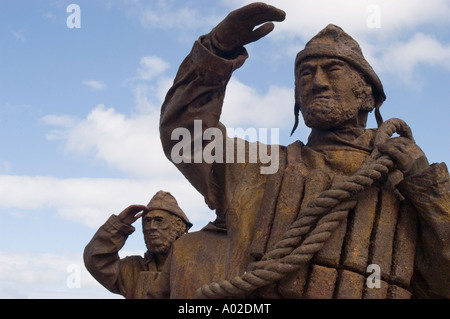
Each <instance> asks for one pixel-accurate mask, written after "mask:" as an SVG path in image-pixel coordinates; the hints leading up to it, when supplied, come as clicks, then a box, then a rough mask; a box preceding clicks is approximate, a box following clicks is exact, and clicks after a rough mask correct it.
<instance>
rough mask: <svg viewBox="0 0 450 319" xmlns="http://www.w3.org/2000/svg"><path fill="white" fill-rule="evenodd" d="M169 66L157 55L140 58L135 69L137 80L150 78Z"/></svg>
mask: <svg viewBox="0 0 450 319" xmlns="http://www.w3.org/2000/svg"><path fill="white" fill-rule="evenodd" d="M168 68H169V63H167V62H166V61H164V60H163V59H161V58H159V57H157V56H145V57H143V58H141V61H140V68H139V69H138V70H137V76H138V79H139V80H146V81H148V80H151V79H153V78H154V77H156V76H158V75H160V74H162V73H163V72H164V71H166V70H167V69H168Z"/></svg>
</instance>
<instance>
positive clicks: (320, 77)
mask: <svg viewBox="0 0 450 319" xmlns="http://www.w3.org/2000/svg"><path fill="white" fill-rule="evenodd" d="M329 89H330V82H329V79H328V76H327V74H326V72H325V71H324V70H323V69H322V68H321V67H318V68H317V70H316V72H315V74H314V77H313V82H312V90H313V92H314V93H320V92H323V91H326V90H329Z"/></svg>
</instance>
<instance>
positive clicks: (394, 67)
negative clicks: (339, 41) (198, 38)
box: [226, 0, 450, 79]
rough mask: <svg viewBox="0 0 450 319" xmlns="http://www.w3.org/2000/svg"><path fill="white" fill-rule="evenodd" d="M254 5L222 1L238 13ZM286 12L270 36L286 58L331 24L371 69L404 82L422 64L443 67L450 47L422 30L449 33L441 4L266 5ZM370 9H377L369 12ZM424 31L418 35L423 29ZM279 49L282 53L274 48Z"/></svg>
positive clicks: (276, 0) (449, 5)
mask: <svg viewBox="0 0 450 319" xmlns="http://www.w3.org/2000/svg"><path fill="white" fill-rule="evenodd" d="M250 2H253V1H248V0H231V1H227V2H226V3H227V5H228V6H229V7H230V9H233V10H234V9H237V8H239V7H241V6H243V5H246V4H248V3H250ZM265 2H266V3H268V4H271V5H273V6H275V7H278V8H280V9H282V10H284V11H285V12H286V20H285V21H283V22H281V23H276V27H275V30H274V32H273V34H271V35H270V38H271V39H272V40H274V41H275V42H276V48H277V51H276V54H283V53H284V54H287V55H288V56H290V57H291V58H293V57H294V56H295V54H296V53H297V52H298V51H300V50H301V49H303V48H304V45H305V43H306V41H308V40H309V39H311V38H312V37H313V36H314V35H316V34H317V33H318V32H319V31H320V30H322V29H323V28H324V27H325V26H327V25H328V24H330V23H333V24H336V25H338V26H340V27H342V28H343V29H344V31H346V32H347V33H348V34H350V35H351V36H352V37H353V38H355V40H357V41H358V42H359V44H360V46H361V48H362V50H363V52H364V55H365V56H366V59H367V60H368V61H369V63H371V64H372V65H373V66H374V69H375V71H377V72H379V71H380V70H381V71H382V72H386V73H387V74H388V75H389V76H395V77H396V78H399V79H401V78H403V79H409V78H410V77H411V73H412V71H413V70H414V69H415V67H416V66H417V65H419V64H421V63H423V64H425V65H429V66H437V67H443V68H444V69H446V70H449V68H448V56H449V54H448V48H449V47H450V43H448V42H447V43H446V42H444V40H439V39H438V38H437V37H436V36H435V35H434V34H426V31H425V30H427V27H433V28H436V27H438V28H442V29H443V30H448V27H449V25H450V19H448V17H449V16H450V2H449V1H446V0H431V1H421V0H396V1H389V0H345V1H344V0H318V1H290V0H268V1H265ZM373 8H376V10H375V11H374V10H373ZM378 13H379V16H378V18H379V22H380V24H379V28H378V27H376V28H371V27H370V23H368V22H370V21H372V18H373V15H374V14H377V15H378ZM422 30H423V31H422ZM280 46H282V47H283V48H284V49H283V50H279V49H278V48H279V47H280Z"/></svg>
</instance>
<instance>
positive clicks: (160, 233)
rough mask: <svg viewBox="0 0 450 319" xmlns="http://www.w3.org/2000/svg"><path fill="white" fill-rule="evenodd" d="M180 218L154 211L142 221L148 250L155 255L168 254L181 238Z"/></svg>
mask: <svg viewBox="0 0 450 319" xmlns="http://www.w3.org/2000/svg"><path fill="white" fill-rule="evenodd" d="M177 219H178V218H177V217H176V216H173V215H172V214H170V213H168V212H166V211H164V210H152V211H150V212H148V213H147V214H145V215H144V217H143V219H142V230H143V233H144V240H145V244H146V246H147V249H148V250H149V251H150V252H152V253H155V254H163V255H165V254H167V253H168V252H169V250H170V247H171V246H172V243H173V242H174V241H175V240H176V239H177V238H178V237H179V230H178V229H179V227H178V226H177V225H178V220H177Z"/></svg>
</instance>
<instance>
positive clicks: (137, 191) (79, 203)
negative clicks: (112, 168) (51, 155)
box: [0, 168, 214, 229]
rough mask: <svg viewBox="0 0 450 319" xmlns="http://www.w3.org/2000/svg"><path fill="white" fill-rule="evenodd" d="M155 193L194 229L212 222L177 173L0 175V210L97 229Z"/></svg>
mask: <svg viewBox="0 0 450 319" xmlns="http://www.w3.org/2000/svg"><path fill="white" fill-rule="evenodd" d="M174 169H175V168H174ZM159 190H165V191H168V192H170V193H171V194H172V195H173V196H174V197H175V198H176V199H177V201H178V204H179V205H180V207H181V208H182V209H183V210H184V211H185V213H186V215H187V216H188V217H189V219H190V220H191V222H193V223H194V225H195V227H196V228H197V229H198V228H200V227H203V226H204V225H206V223H207V222H208V221H210V220H211V219H213V216H214V213H213V212H211V211H210V210H209V208H208V207H207V206H206V204H205V202H204V199H203V197H202V196H201V195H200V194H199V193H198V192H197V191H196V190H195V189H194V188H193V187H192V186H191V185H190V184H189V182H188V181H186V180H185V179H184V178H183V177H182V176H181V173H180V174H179V175H178V176H177V175H176V174H175V177H172V178H170V176H167V177H161V178H159V179H158V178H152V179H145V180H133V179H109V178H66V179H59V178H52V177H41V176H36V177H30V176H8V175H0V193H1V194H2V197H1V198H0V208H3V209H5V210H14V211H27V212H29V211H38V210H52V211H56V212H57V213H58V215H59V216H61V217H63V218H64V219H66V220H71V221H74V222H76V223H79V224H82V225H85V226H87V227H91V228H98V227H99V226H100V225H102V224H103V223H104V222H105V220H106V219H107V218H108V217H109V216H110V215H111V214H112V213H117V214H118V213H120V212H121V211H122V210H123V209H125V208H126V207H128V206H129V205H132V204H142V205H146V204H147V203H148V202H149V201H150V199H151V198H152V197H153V195H155V194H156V192H157V191H159ZM24 198H26V200H24Z"/></svg>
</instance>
